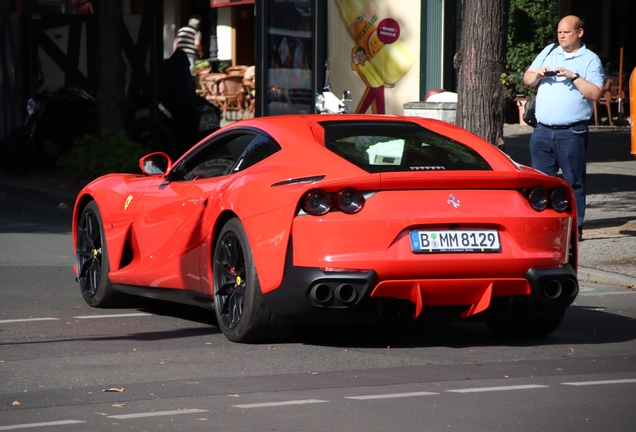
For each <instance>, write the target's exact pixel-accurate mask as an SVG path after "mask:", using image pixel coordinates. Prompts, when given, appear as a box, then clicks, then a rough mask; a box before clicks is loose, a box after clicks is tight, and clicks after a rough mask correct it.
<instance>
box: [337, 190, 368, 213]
mask: <svg viewBox="0 0 636 432" xmlns="http://www.w3.org/2000/svg"><path fill="white" fill-rule="evenodd" d="M333 204H334V206H335V207H336V208H337V209H338V210H341V211H342V212H344V213H347V214H354V213H358V212H359V211H360V210H362V206H364V197H363V196H362V194H361V193H360V192H358V191H357V190H355V189H353V188H347V189H342V190H340V191H338V192H336V194H335V195H334V196H333Z"/></svg>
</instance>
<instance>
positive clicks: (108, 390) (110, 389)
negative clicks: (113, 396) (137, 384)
mask: <svg viewBox="0 0 636 432" xmlns="http://www.w3.org/2000/svg"><path fill="white" fill-rule="evenodd" d="M102 391H103V392H115V393H121V392H123V391H124V388H123V387H122V388H117V387H111V388H109V389H104V390H102Z"/></svg>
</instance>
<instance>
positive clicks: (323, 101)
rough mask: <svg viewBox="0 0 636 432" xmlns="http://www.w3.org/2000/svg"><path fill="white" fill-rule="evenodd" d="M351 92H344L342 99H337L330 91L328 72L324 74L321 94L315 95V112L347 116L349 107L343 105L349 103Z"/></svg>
mask: <svg viewBox="0 0 636 432" xmlns="http://www.w3.org/2000/svg"><path fill="white" fill-rule="evenodd" d="M351 100H352V99H351V92H350V91H349V90H345V91H343V92H342V98H341V99H338V97H337V96H336V95H335V94H333V91H332V90H331V83H330V82H329V70H327V73H326V74H325V86H324V88H323V90H322V93H318V94H316V110H318V112H319V113H320V114H348V113H350V112H351V111H349V107H348V106H347V105H346V104H345V102H351Z"/></svg>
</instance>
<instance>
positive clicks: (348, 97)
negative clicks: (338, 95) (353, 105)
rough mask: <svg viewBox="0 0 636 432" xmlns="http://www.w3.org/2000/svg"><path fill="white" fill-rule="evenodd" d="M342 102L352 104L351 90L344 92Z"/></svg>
mask: <svg viewBox="0 0 636 432" xmlns="http://www.w3.org/2000/svg"><path fill="white" fill-rule="evenodd" d="M342 100H344V101H347V102H351V100H352V99H351V92H350V91H349V90H345V91H343V92H342Z"/></svg>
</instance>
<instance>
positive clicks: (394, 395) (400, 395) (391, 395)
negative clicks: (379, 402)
mask: <svg viewBox="0 0 636 432" xmlns="http://www.w3.org/2000/svg"><path fill="white" fill-rule="evenodd" d="M438 394H439V393H432V392H410V393H388V394H379V395H366V396H345V399H357V400H368V399H391V398H403V397H414V396H432V395H438Z"/></svg>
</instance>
